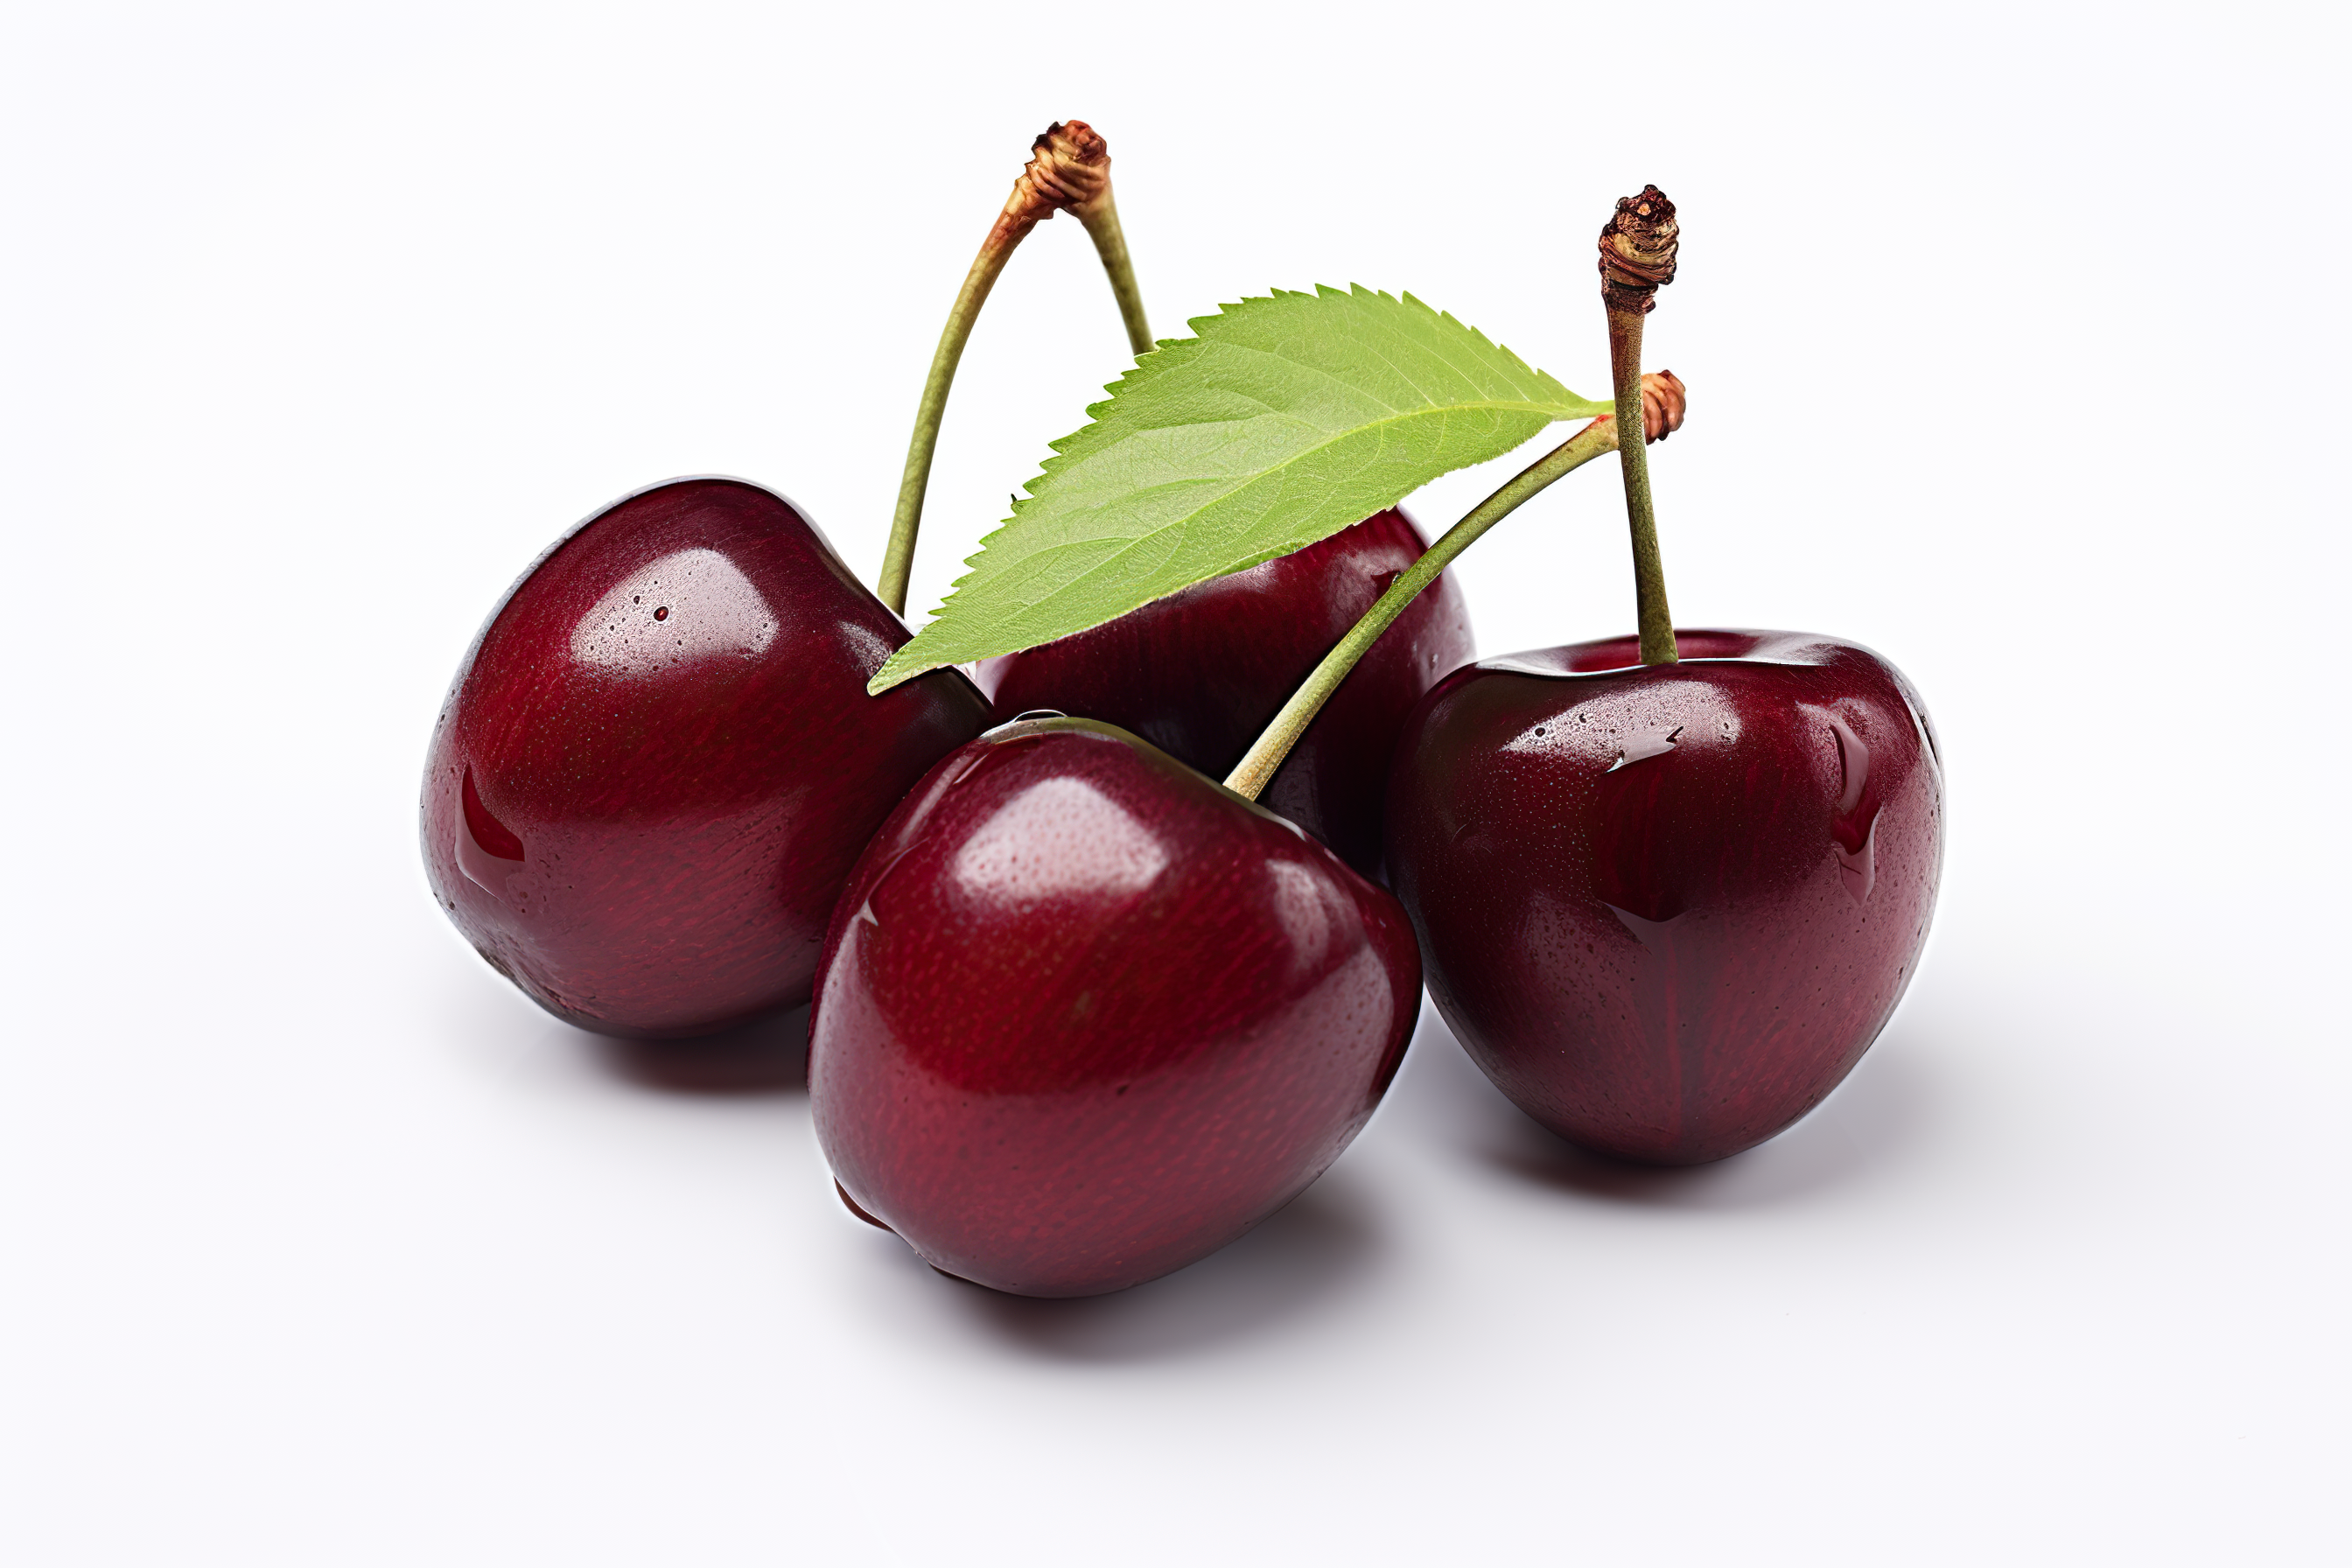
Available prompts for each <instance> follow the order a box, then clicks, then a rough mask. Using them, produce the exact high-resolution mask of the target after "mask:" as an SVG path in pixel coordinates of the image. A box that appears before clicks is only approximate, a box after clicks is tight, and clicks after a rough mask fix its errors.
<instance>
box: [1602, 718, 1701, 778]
mask: <svg viewBox="0 0 2352 1568" xmlns="http://www.w3.org/2000/svg"><path fill="white" fill-rule="evenodd" d="M1682 732H1683V727H1682V726H1681V725H1680V724H1677V725H1675V727H1674V728H1673V729H1671V730H1653V731H1650V732H1649V733H1648V734H1646V735H1635V736H1633V737H1631V738H1630V739H1628V740H1627V741H1626V742H1625V745H1624V749H1623V750H1622V751H1620V752H1618V753H1617V760H1616V761H1615V762H1613V763H1610V764H1609V771H1610V772H1611V773H1615V772H1616V771H1617V770H1618V769H1619V768H1622V767H1627V766H1630V765H1631V764H1633V763H1646V762H1648V761H1649V760H1650V759H1651V758H1652V757H1663V756H1664V755H1665V754H1666V753H1667V752H1671V751H1673V750H1674V749H1675V736H1676V735H1679V734H1681V733H1682Z"/></svg>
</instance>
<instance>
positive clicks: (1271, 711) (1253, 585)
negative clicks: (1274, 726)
mask: <svg viewBox="0 0 2352 1568" xmlns="http://www.w3.org/2000/svg"><path fill="white" fill-rule="evenodd" d="M1428 548H1429V544H1428V541H1426V540H1425V539H1423V537H1422V535H1421V531H1420V530H1418V529H1417V528H1415V527H1414V526H1413V524H1412V520H1411V519H1409V518H1407V517H1406V516H1405V514H1404V513H1403V512H1402V511H1398V510H1388V511H1383V512H1379V513H1376V514H1374V515H1373V516H1371V517H1368V518H1366V519H1365V520H1364V521H1361V522H1359V523H1357V524H1355V525H1354V526H1352V527H1349V528H1347V529H1343V530H1341V531H1339V532H1338V533H1336V534H1333V535H1332V536H1331V537H1330V538H1328V539H1326V540H1324V541H1322V542H1319V543H1317V544H1311V545H1309V546H1307V548H1306V549H1304V550H1301V551H1298V552H1296V553H1294V554H1290V555H1286V556H1281V557H1279V558H1277V559H1276V560H1273V561H1268V562H1265V563H1264V564H1262V565H1257V566H1253V567H1251V568H1249V569H1248V570H1247V571H1244V572H1236V573H1234V574H1232V575H1231V576H1226V577H1218V578H1213V579H1212V580H1210V581H1209V582H1206V583H1202V584H1197V585H1195V586H1193V587H1191V588H1187V589H1185V590H1184V591H1183V592H1182V593H1181V594H1173V595H1170V596H1168V597H1167V598H1164V599H1160V600H1156V601H1154V602H1153V603H1151V604H1149V605H1144V606H1143V607H1142V608H1141V609H1139V610H1135V611H1132V612H1130V613H1129V614H1127V615H1124V616H1120V617H1119V618H1118V619H1117V620H1115V621H1111V622H1109V623H1108V624H1106V625H1104V626H1097V627H1096V628H1095V629H1094V630H1092V631H1088V632H1081V633H1079V634H1078V635H1076V637H1064V638H1063V639H1062V640H1060V641H1059V642H1053V643H1047V644H1046V645H1045V646H1044V647H1034V648H1030V649H1028V650H1027V651H1025V652H1022V653H1013V654H1005V655H1003V656H1002V657H1000V658H991V659H984V660H982V662H981V664H980V667H979V668H978V670H977V671H976V675H975V678H976V679H978V680H979V682H980V689H982V691H984V692H986V693H987V694H988V696H989V698H990V700H992V702H993V703H994V704H995V712H996V718H997V720H998V721H999V722H1004V721H1010V720H1012V719H1014V718H1017V717H1018V716H1019V715H1021V714H1023V713H1025V712H1031V711H1034V710H1039V709H1053V710H1058V711H1061V712H1066V713H1083V714H1086V715H1087V716H1088V717H1090V718H1095V719H1101V720H1104V721H1108V722H1109V723H1113V724H1117V725H1119V726H1121V727H1122V728H1124V729H1127V730H1129V731H1133V732H1134V733H1136V734H1138V735H1140V736H1142V737H1143V738H1144V739H1145V740H1148V741H1150V742H1152V743H1153V744H1154V745H1156V746H1159V747H1160V748H1161V749H1162V750H1165V751H1167V752H1172V753H1173V754H1174V755H1176V756H1177V757H1179V758H1181V759H1182V760H1183V761H1185V762H1187V763H1191V764H1192V766H1194V767H1196V768H1198V769H1200V770H1201V771H1202V772H1203V773H1209V774H1211V775H1213V776H1216V777H1223V775H1224V774H1225V773H1228V772H1230V771H1231V770H1232V768H1233V767H1234V763H1238V762H1239V761H1240V760H1241V757H1242V753H1243V752H1245V751H1246V750H1248V748H1249V743H1250V742H1251V741H1253V740H1255V738H1256V737H1257V735H1258V733H1259V731H1263V730H1264V729H1265V726H1266V722H1267V721H1269V720H1270V719H1272V718H1273V717H1274V715H1275V712H1276V710H1278V709H1280V708H1281V706H1282V704H1283V701H1284V700H1285V699H1286V698H1288V697H1289V696H1290V694H1291V693H1292V692H1293V691H1294V690H1296V689H1297V687H1298V684H1299V682H1301V681H1302V680H1304V679H1307V675H1308V673H1309V672H1310V671H1312V670H1313V669H1314V668H1315V667H1316V665H1317V663H1318V661H1320V660H1321V658H1323V656H1324V655H1325V654H1327V653H1328V652H1329V651H1330V650H1331V648H1332V646H1333V645H1334V644H1336V643H1337V642H1339V638H1340V637H1342V636H1344V635H1345V634H1346V632H1347V630H1348V628H1349V627H1350V626H1354V625H1355V624H1356V622H1357V621H1358V620H1360V618H1362V616H1363V614H1364V612H1365V611H1367V610H1369V609H1370V608H1371V607H1372V605H1373V602H1374V601H1375V600H1377V599H1379V597H1380V596H1381V593H1382V591H1383V590H1385V589H1386V588H1387V587H1388V585H1389V584H1391V583H1392V582H1394V581H1395V580H1396V578H1397V576H1398V574H1401V573H1402V572H1403V571H1404V569H1405V568H1406V567H1408V566H1410V565H1412V563H1413V562H1414V561H1416V560H1417V559H1419V558H1420V556H1421V554H1422V552H1423V551H1425V550H1427V549H1428ZM1475 651H1476V647H1475V644H1473V642H1472V641H1471V637H1470V616H1469V610H1468V606H1467V605H1465V603H1464V602H1463V598H1462V593H1461V590H1460V589H1459V588H1457V587H1456V586H1455V585H1454V581H1453V579H1452V578H1450V577H1444V576H1441V577H1440V578H1438V580H1437V581H1436V582H1435V583H1434V584H1432V585H1431V586H1430V587H1429V588H1428V589H1427V590H1426V591H1424V592H1423V594H1422V595H1421V596H1420V597H1418V598H1416V599H1415V600H1413V602H1412V605H1409V606H1408V607H1407V608H1406V609H1405V611H1404V613H1403V614H1402V615H1401V616H1398V617H1397V620H1396V623H1395V624H1394V625H1393V626H1390V627H1389V629H1388V630H1387V631H1386V632H1385V633H1383V634H1382V635H1381V639H1380V641H1379V642H1377V643H1375V644H1374V645H1373V646H1372V648H1371V651H1370V652H1369V653H1368V654H1366V655H1365V656H1364V658H1363V660H1362V661H1361V662H1360V663H1359V664H1358V665H1357V666H1356V667H1355V668H1354V669H1353V671H1351V672H1350V673H1349V677H1348V679H1347V680H1346V682H1345V683H1344V684H1343V685H1341V686H1340V687H1339V690H1338V691H1337V693H1335V694H1334V695H1333V697H1332V698H1331V700H1329V702H1328V703H1327V704H1325V706H1324V708H1323V710H1322V711H1321V712H1319V713H1318V714H1317V715H1316V717H1315V721H1314V722H1313V723H1312V724H1310V725H1308V726H1307V731H1306V733H1305V734H1304V735H1302V736H1301V737H1300V738H1299V740H1298V742H1297V745H1296V746H1295V747H1294V748H1293V749H1292V751H1291V752H1290V755H1289V757H1288V759H1287V760H1286V761H1285V762H1284V763H1283V764H1282V767H1281V769H1280V770H1279V771H1278V772H1276V773H1275V775H1274V777H1273V779H1272V781H1271V782H1270V783H1269V784H1267V785H1266V787H1265V794H1264V795H1263V796H1262V797H1261V798H1262V799H1263V800H1264V801H1265V804H1266V805H1270V806H1272V807H1273V808H1274V809H1275V810H1276V811H1277V812H1280V813H1281V814H1282V815H1283V816H1286V817H1288V818H1290V820H1291V821H1293V822H1295V823H1297V824H1298V826H1301V827H1304V828H1305V829H1307V832H1309V833H1311V834H1313V835H1315V837H1318V838H1319V839H1321V840H1322V841H1323V842H1324V843H1326V844H1328V845H1329V846H1330V847H1332V848H1334V849H1336V850H1338V851H1339V854H1340V856H1341V858H1344V859H1346V860H1347V862H1348V863H1349V865H1351V866H1353V867H1354V868H1356V869H1357V870H1359V871H1360V872H1362V873H1363V874H1364V875H1366V876H1368V877H1373V876H1378V875H1379V873H1380V865H1381V789H1382V788H1383V786H1384V783H1385V781H1386V779H1387V776H1388V765H1389V755H1390V753H1391V751H1392V750H1393V749H1394V748H1395V745H1396V738H1397V732H1398V731H1399V730H1400V729H1402V726H1403V724H1404V718H1405V714H1406V713H1407V712H1409V711H1411V710H1412V705H1413V703H1414V702H1416V701H1417V700H1420V698H1421V695H1422V693H1423V692H1424V691H1427V690H1428V689H1430V687H1432V686H1433V685H1434V684H1436V682H1437V680H1438V679H1439V678H1440V677H1442V676H1444V674H1446V673H1447V672H1448V671H1449V670H1452V669H1453V668H1455V667H1456V666H1458V665H1461V664H1463V663H1465V661H1467V660H1468V659H1469V658H1471V656H1472V655H1473V654H1474V653H1475Z"/></svg>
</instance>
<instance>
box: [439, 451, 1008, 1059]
mask: <svg viewBox="0 0 2352 1568" xmlns="http://www.w3.org/2000/svg"><path fill="white" fill-rule="evenodd" d="M907 637H908V633H907V630H906V627H905V626H903V625H902V624H901V623H900V622H899V620H898V617H897V616H893V615H892V614H891V613H890V612H889V611H888V610H887V609H885V608H883V606H882V604H881V601H879V600H878V599H877V598H875V596H874V595H872V594H871V593H870V592H868V591H867V590H866V588H865V587H864V586H863V585H861V584H859V583H858V582H857V581H856V578H854V577H852V576H851V575H850V574H849V572H848V569H847V568H845V566H843V565H842V563H841V560H840V558H839V557H838V556H836V555H835V554H834V552H833V549H832V547H831V546H830V545H828V544H827V543H826V542H825V541H824V536H823V535H821V534H820V533H818V532H817V531H816V530H815V528H814V527H813V526H812V525H811V524H810V523H809V521H808V520H807V519H806V518H805V517H803V516H802V514H801V513H800V512H799V511H797V510H794V509H793V505H792V503H791V502H789V501H787V500H783V499H782V497H780V496H777V495H774V494H772V493H771V492H770V491H767V490H764V489H760V488H759V487H757V486H755V485H749V484H744V483H741V482H740V481H738V480H733V479H679V480H676V481H674V482H672V483H669V484H666V485H659V486H656V487H655V488H654V489H649V490H646V491H643V492H641V493H639V494H637V495H634V496H631V497H629V498H628V499H626V500H622V501H620V502H619V503H617V504H616V505H614V506H613V507H611V508H609V509H608V510H604V511H603V512H600V513H598V514H597V515H596V516H594V517H593V518H591V519H589V520H588V521H586V522H583V523H582V524H581V525H580V526H579V527H578V528H576V529H574V530H573V531H572V532H571V533H569V534H567V535H566V536H565V537H564V538H563V539H562V540H561V541H560V542H557V544H556V545H555V546H554V547H553V548H552V549H551V550H550V551H549V552H547V553H546V554H545V555H543V556H541V558H540V560H539V562H538V563H537V564H535V565H533V566H532V567H531V569H530V571H528V572H526V573H525V574H523V576H522V579H521V580H520V582H518V583H517V584H515V585H514V587H513V588H512V589H511V590H509V593H508V595H507V597H506V600H505V602H504V603H503V604H501V605H499V607H498V608H497V609H496V610H494V611H493V612H492V613H491V615H490V618H489V620H488V622H487V623H486V624H485V625H484V626H483V627H482V630H481V633H480V634H479V635H478V637H476V638H475V641H474V646H473V647H472V648H471V649H470V650H469V651H468V652H467V655H466V658H465V662H464V663H463V664H461V665H460V666H459V667H458V669H457V679H456V680H455V681H454V682H453V683H452V684H451V686H450V689H449V696H448V699H447V700H446V701H445V702H444V703H443V705H442V710H441V718H440V721H439V722H438V724H437V725H436V727H435V729H434V732H433V746H432V751H431V752H430V754H429V756H428V758H427V760H426V763H425V803H424V838H425V871H426V874H427V876H428V877H429V878H430V879H431V880H432V884H433V890H434V892H435V894H436V896H437V897H438V898H439V899H440V900H441V902H442V905H443V907H444V908H445V909H446V910H447V911H448V914H449V917H450V919H451V920H453V921H456V922H457V929H458V930H459V931H463V932H464V933H465V935H466V938H467V941H469V942H472V943H473V944H474V946H475V948H476V949H477V950H478V952H480V953H481V955H482V956H483V957H484V958H486V959H488V961H489V963H490V964H491V966H492V967H493V968H496V969H497V970H498V971H499V973H503V974H505V975H506V976H507V977H508V978H509V979H510V980H512V981H513V982H514V983H515V984H517V985H519V986H520V987H521V988H522V989H523V991H524V992H525V993H526V994H529V995H530V997H531V998H532V999H533V1000H534V1001H537V1002H538V1003H540V1004H541V1005H542V1006H544V1007H546V1008H547V1009H548V1010H549V1011H550V1012H551V1013H554V1014H555V1015H556V1016H559V1017H562V1018H566V1019H569V1020H570V1021H572V1023H575V1024H579V1025H581V1026H584V1027H587V1028H591V1029H595V1030H599V1031H601V1032H604V1033H606V1034H614V1035H626V1036H636V1037H670V1036H681V1035H693V1034H702V1033H706V1032H709V1031H711V1030H715V1029H721V1028H725V1027H727V1026H730V1025H731V1024H736V1023H740V1022H741V1021H743V1020H744V1019H746V1018H749V1017H751V1016H756V1015H758V1014H761V1013H764V1012H768V1011H770V1010H772V1009H774V1008H779V1007H787V1006H792V1005H797V1004H798V1003H800V1002H803V1001H805V1000H806V999H807V997H808V994H809V977H810V976H811V974H812V973H814V971H815V968H816V956H817V951H818V946H819V943H820V942H821V941H822V939H823V936H824V922H825V921H826V919H827V918H828V917H829V916H830V915H831V914H832V912H833V905H834V900H835V898H836V896H837V895H838V894H839V892H840V890H841V884H842V880H843V879H844V878H845V877H846V876H847V875H848V872H849V868H850V866H851V865H852V864H853V863H854V862H855V861H856V858H857V855H858V852H859V851H860V850H862V849H863V848H865V847H866V840H867V839H868V838H870V837H873V833H874V830H875V829H876V828H877V827H878V826H881V824H882V820H883V818H884V817H886V816H888V815H889V813H890V809H891V808H892V807H893V806H895V805H898V800H899V798H900V797H901V796H902V795H905V794H906V793H907V790H908V786H909V785H911V784H913V783H914V782H915V781H916V780H917V779H919V778H920V777H921V776H922V774H923V771H924V770H925V769H926V768H928V767H929V766H930V765H931V764H932V763H935V762H937V761H938V760H939V759H940V756H942V755H943V754H945V753H946V752H949V751H950V750H951V749H953V748H954V747H956V746H958V745H961V743H962V742H965V741H968V740H970V739H971V737H972V736H973V735H975V734H977V733H979V732H980V731H981V729H982V725H983V724H984V723H985V721H986V715H987V705H986V703H985V702H983V701H982V699H981V696H980V694H979V692H978V691H976V690H974V689H973V688H972V686H971V682H970V681H968V680H966V679H964V678H963V677H962V676H961V675H959V674H956V673H954V672H952V671H939V672H936V673H935V674H932V675H927V676H925V677H923V678H922V679H920V680H918V681H913V682H909V683H908V684H907V685H904V686H900V687H898V688H895V689H892V690H891V691H889V692H888V693H887V694H886V695H884V696H882V697H879V698H869V697H867V696H866V678H867V677H868V676H870V675H871V674H872V673H873V672H874V671H875V670H876V669H877V668H880V666H881V664H882V661H883V660H884V659H885V658H887V657H888V656H889V654H890V652H891V650H893V649H894V648H896V647H898V646H899V645H900V644H901V643H904V642H905V641H906V640H907Z"/></svg>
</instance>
